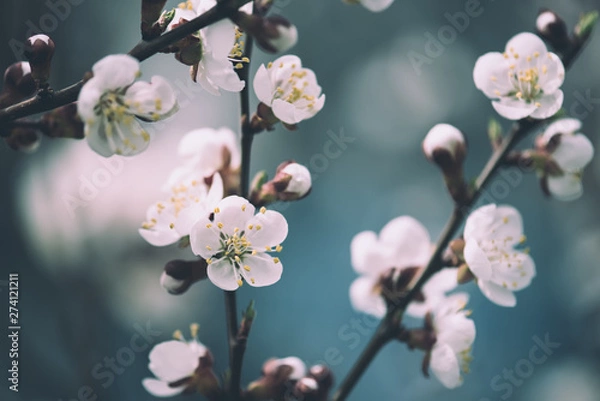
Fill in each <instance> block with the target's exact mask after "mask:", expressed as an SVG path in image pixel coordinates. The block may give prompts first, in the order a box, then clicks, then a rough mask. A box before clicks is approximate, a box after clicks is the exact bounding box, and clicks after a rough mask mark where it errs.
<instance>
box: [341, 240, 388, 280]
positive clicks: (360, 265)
mask: <svg viewBox="0 0 600 401" xmlns="http://www.w3.org/2000/svg"><path fill="white" fill-rule="evenodd" d="M350 256H351V259H352V267H353V268H354V270H355V271H356V272H357V273H361V274H368V275H376V276H379V274H381V273H383V272H384V271H385V270H387V269H389V268H391V267H393V266H392V256H393V249H391V248H390V247H387V246H383V245H380V244H379V240H378V238H377V234H375V233H374V232H373V231H363V232H360V233H358V234H356V235H355V236H354V238H352V242H351V243H350Z"/></svg>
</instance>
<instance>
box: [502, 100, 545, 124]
mask: <svg viewBox="0 0 600 401" xmlns="http://www.w3.org/2000/svg"><path fill="white" fill-rule="evenodd" d="M492 106H493V107H494V110H496V112H497V113H498V114H500V115H501V116H502V117H504V118H506V119H509V120H520V119H522V118H525V117H527V116H529V115H530V114H531V113H533V112H534V111H535V110H536V107H535V105H534V104H533V103H530V104H528V103H525V102H524V101H522V100H515V99H510V98H502V99H500V100H499V101H495V102H492Z"/></svg>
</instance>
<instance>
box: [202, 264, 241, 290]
mask: <svg viewBox="0 0 600 401" xmlns="http://www.w3.org/2000/svg"><path fill="white" fill-rule="evenodd" d="M206 273H207V274H208V279H209V280H210V281H212V283H213V284H214V285H216V286H217V287H219V288H220V289H222V290H225V291H235V290H237V289H238V288H239V285H238V277H239V273H237V272H236V271H235V268H234V267H233V265H232V264H231V263H230V262H229V261H228V260H226V259H220V260H218V261H216V262H212V263H211V264H210V265H208V269H207V270H206Z"/></svg>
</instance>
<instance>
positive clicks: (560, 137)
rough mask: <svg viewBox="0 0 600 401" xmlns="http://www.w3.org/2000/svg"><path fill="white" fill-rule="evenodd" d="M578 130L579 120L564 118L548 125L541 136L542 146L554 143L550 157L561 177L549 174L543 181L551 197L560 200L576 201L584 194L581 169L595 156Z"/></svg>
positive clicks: (586, 139)
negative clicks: (560, 172) (558, 169)
mask: <svg viewBox="0 0 600 401" xmlns="http://www.w3.org/2000/svg"><path fill="white" fill-rule="evenodd" d="M580 129H581V121H579V120H577V119H574V118H564V119H561V120H558V121H555V122H554V123H552V124H550V125H549V126H548V128H547V129H546V131H544V133H543V135H542V136H541V137H540V145H541V146H543V147H546V146H548V145H549V144H550V142H551V141H552V142H554V143H553V145H551V147H552V149H551V150H550V152H551V153H550V154H551V157H552V160H553V161H554V162H555V163H556V164H557V165H558V167H559V168H560V169H561V170H562V175H548V176H545V177H544V180H545V183H546V187H547V188H548V191H549V192H550V193H551V194H552V196H554V197H555V198H556V199H559V200H562V201H571V200H575V199H577V198H579V197H580V196H581V195H582V194H583V185H582V183H581V176H582V174H583V169H584V167H585V166H586V165H588V164H589V163H590V162H591V161H592V158H593V157H594V147H593V145H592V143H591V142H590V140H589V139H588V138H587V137H586V136H585V135H583V134H581V133H578V131H579V130H580Z"/></svg>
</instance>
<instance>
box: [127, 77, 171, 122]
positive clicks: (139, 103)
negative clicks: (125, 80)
mask: <svg viewBox="0 0 600 401" xmlns="http://www.w3.org/2000/svg"><path fill="white" fill-rule="evenodd" d="M125 101H126V102H127V104H128V105H129V110H130V112H131V113H132V114H135V115H136V116H139V117H143V118H145V119H146V120H150V121H158V120H161V119H163V118H166V117H168V116H170V115H171V114H173V112H174V110H176V109H177V97H176V96H175V91H173V88H171V85H170V84H169V83H168V82H167V80H166V79H164V78H163V77H160V76H158V75H156V76H153V77H152V79H151V80H150V82H149V83H148V82H144V81H138V82H136V83H134V84H133V85H131V86H130V87H129V89H127V92H125Z"/></svg>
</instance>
